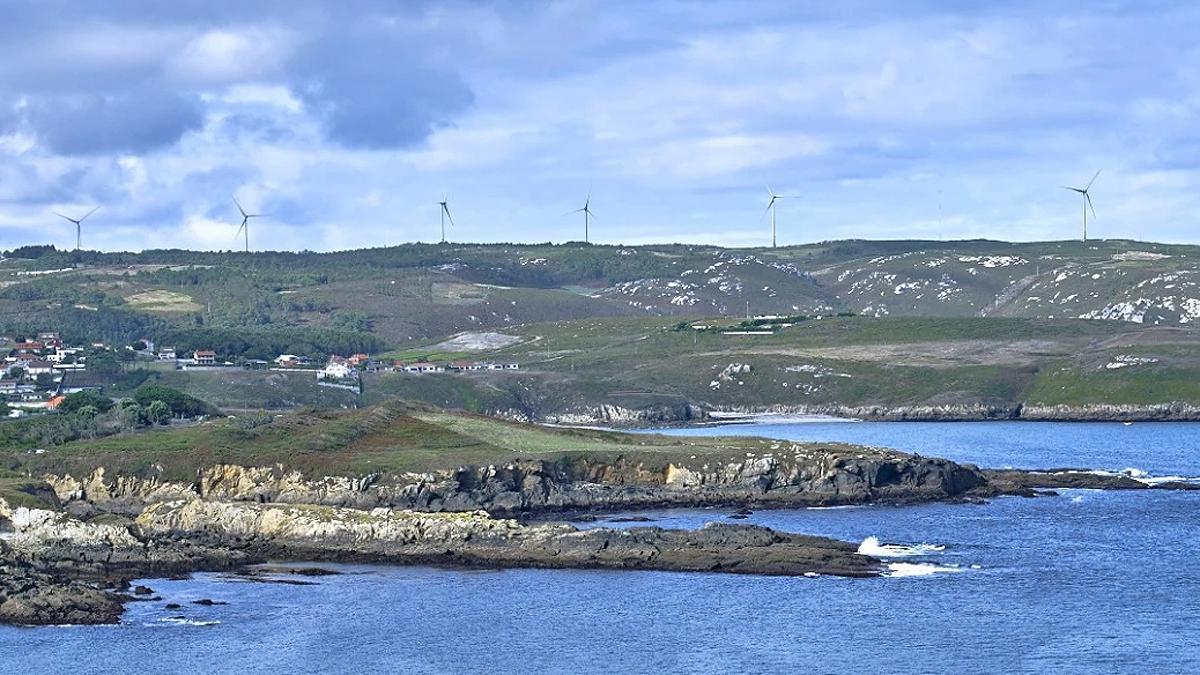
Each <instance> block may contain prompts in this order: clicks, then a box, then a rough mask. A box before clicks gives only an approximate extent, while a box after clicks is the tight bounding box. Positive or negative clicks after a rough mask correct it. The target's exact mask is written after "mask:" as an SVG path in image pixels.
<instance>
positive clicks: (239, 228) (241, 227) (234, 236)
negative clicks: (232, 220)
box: [233, 222, 246, 239]
mask: <svg viewBox="0 0 1200 675" xmlns="http://www.w3.org/2000/svg"><path fill="white" fill-rule="evenodd" d="M244 229H246V223H245V222H243V223H242V224H241V225H240V226H238V229H237V232H234V233H233V238H234V239H237V238H238V235H239V234H241V233H242V230H244Z"/></svg>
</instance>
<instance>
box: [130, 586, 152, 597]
mask: <svg viewBox="0 0 1200 675" xmlns="http://www.w3.org/2000/svg"><path fill="white" fill-rule="evenodd" d="M153 592H154V591H152V590H151V589H150V587H149V586H134V587H133V594H134V595H150V594H151V593H153Z"/></svg>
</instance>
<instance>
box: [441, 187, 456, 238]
mask: <svg viewBox="0 0 1200 675" xmlns="http://www.w3.org/2000/svg"><path fill="white" fill-rule="evenodd" d="M449 201H450V196H449V195H447V196H446V198H445V199H443V200H442V201H440V202H438V205H439V206H441V207H442V211H441V216H442V242H441V243H443V244H444V243H446V221H447V220H449V221H450V224H451V225H454V218H452V217H451V216H450V206H449V205H448V204H447V202H449Z"/></svg>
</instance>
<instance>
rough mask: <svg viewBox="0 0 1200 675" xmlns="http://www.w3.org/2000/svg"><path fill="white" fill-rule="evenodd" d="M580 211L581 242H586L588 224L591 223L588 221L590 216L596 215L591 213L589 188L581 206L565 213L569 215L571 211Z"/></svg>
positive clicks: (590, 192)
mask: <svg viewBox="0 0 1200 675" xmlns="http://www.w3.org/2000/svg"><path fill="white" fill-rule="evenodd" d="M580 212H583V243H585V244H586V243H588V226H589V225H590V224H591V223H590V222H589V221H590V220H591V219H592V218H595V217H596V214H594V213H592V191H591V190H588V195H587V199H585V200H583V208H582V209H575V210H574V211H570V212H569V213H568V214H567V215H570V214H571V213H580Z"/></svg>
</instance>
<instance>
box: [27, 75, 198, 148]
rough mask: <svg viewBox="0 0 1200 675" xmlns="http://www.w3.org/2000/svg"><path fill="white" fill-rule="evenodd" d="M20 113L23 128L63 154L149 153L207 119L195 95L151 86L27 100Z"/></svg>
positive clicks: (195, 127) (46, 145) (38, 97)
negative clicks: (115, 91)
mask: <svg viewBox="0 0 1200 675" xmlns="http://www.w3.org/2000/svg"><path fill="white" fill-rule="evenodd" d="M21 113H22V114H21V117H22V122H21V125H22V127H23V128H24V129H26V130H27V131H28V132H29V133H31V134H33V136H34V137H35V138H37V139H38V141H39V142H40V143H41V144H42V145H43V146H44V147H45V148H46V149H47V150H48V151H50V152H52V153H55V154H60V155H92V154H106V153H141V152H146V151H148V150H152V149H154V148H158V147H162V146H164V145H170V144H172V143H174V142H176V141H178V140H179V138H180V137H182V136H183V134H184V133H186V132H188V131H191V130H193V129H197V128H199V127H200V125H201V123H202V121H203V110H202V108H201V105H200V101H199V99H198V98H197V97H196V96H189V95H180V94H174V93H170V92H163V91H161V90H158V89H153V88H149V89H141V90H127V91H122V92H119V93H114V94H84V95H70V94H67V95H55V96H35V97H29V98H27V99H26V105H25V106H24V107H23V108H22V110H21Z"/></svg>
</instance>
